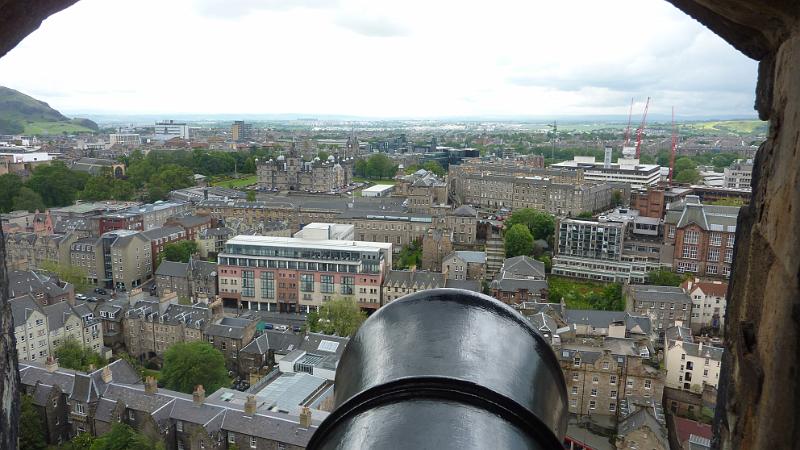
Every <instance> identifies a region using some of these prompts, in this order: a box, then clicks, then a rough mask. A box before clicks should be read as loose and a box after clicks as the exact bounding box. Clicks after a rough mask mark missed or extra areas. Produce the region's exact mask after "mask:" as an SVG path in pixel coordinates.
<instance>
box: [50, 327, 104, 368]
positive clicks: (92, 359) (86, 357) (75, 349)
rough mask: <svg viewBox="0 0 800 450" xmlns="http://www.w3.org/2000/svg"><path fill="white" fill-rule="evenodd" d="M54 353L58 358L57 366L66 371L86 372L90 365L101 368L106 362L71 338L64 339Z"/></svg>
mask: <svg viewBox="0 0 800 450" xmlns="http://www.w3.org/2000/svg"><path fill="white" fill-rule="evenodd" d="M54 353H55V356H56V358H58V364H59V365H60V366H61V367H66V368H67V369H73V370H81V371H87V370H89V366H90V365H94V367H102V366H104V365H106V362H107V361H106V360H105V358H103V357H102V356H100V354H99V353H96V352H94V351H92V349H89V348H86V347H84V346H82V345H81V344H80V342H78V341H77V340H76V339H75V338H73V337H72V336H70V337H68V338H66V339H65V340H64V343H63V344H61V345H59V346H58V347H56V349H55V351H54Z"/></svg>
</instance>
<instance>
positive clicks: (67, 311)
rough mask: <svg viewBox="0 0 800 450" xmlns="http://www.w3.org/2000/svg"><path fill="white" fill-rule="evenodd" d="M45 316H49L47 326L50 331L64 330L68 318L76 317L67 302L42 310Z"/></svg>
mask: <svg viewBox="0 0 800 450" xmlns="http://www.w3.org/2000/svg"><path fill="white" fill-rule="evenodd" d="M42 311H43V312H44V315H45V316H47V326H48V328H49V329H50V331H54V330H58V329H60V328H64V323H66V321H67V318H68V317H69V316H71V315H75V313H74V312H73V311H72V308H71V307H70V306H69V303H67V302H58V303H55V304H52V305H48V306H45V307H43V308H42Z"/></svg>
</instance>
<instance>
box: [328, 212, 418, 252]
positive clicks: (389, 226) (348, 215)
mask: <svg viewBox="0 0 800 450" xmlns="http://www.w3.org/2000/svg"><path fill="white" fill-rule="evenodd" d="M335 222H337V223H346V224H353V226H354V227H355V238H356V239H357V240H359V241H369V242H384V243H387V242H390V243H392V250H393V251H394V253H400V251H401V250H402V249H403V247H404V246H408V245H410V244H412V243H414V242H421V241H422V240H423V238H424V236H425V235H426V233H427V232H428V230H429V229H430V228H431V226H433V219H432V218H431V217H430V216H424V215H416V214H391V215H389V214H385V215H384V214H370V213H368V212H364V211H345V212H343V213H342V214H341V215H340V216H339V217H338V218H337V219H336V220H335Z"/></svg>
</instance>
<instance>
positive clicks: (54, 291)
mask: <svg viewBox="0 0 800 450" xmlns="http://www.w3.org/2000/svg"><path fill="white" fill-rule="evenodd" d="M62 284H63V286H62V285H60V284H58V282H57V279H56V278H55V277H51V276H49V275H47V274H45V273H43V272H36V271H35V270H12V271H10V272H8V288H9V294H10V297H11V298H14V297H18V296H20V295H24V294H28V293H38V292H43V293H46V294H48V295H52V296H59V295H63V294H66V293H68V292H69V289H68V286H69V284H67V283H62Z"/></svg>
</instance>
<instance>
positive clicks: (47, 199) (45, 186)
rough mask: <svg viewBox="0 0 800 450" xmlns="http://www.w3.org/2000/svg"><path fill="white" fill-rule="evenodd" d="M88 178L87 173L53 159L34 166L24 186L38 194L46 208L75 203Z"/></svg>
mask: <svg viewBox="0 0 800 450" xmlns="http://www.w3.org/2000/svg"><path fill="white" fill-rule="evenodd" d="M88 179H89V175H88V174H86V173H83V172H76V171H73V170H70V169H69V168H68V167H67V166H66V165H64V163H63V162H61V161H53V162H51V163H50V164H49V165H41V166H38V167H36V168H35V169H34V170H33V173H32V174H31V176H30V178H29V179H28V181H27V182H25V186H26V187H28V188H30V189H31V190H33V191H34V192H36V193H37V194H39V195H40V196H41V197H42V200H43V201H44V203H45V205H46V206H47V207H48V208H49V207H53V206H68V205H72V204H73V203H75V200H76V199H77V198H78V195H79V193H80V191H81V190H83V187H84V185H85V184H86V181H87V180H88Z"/></svg>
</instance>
